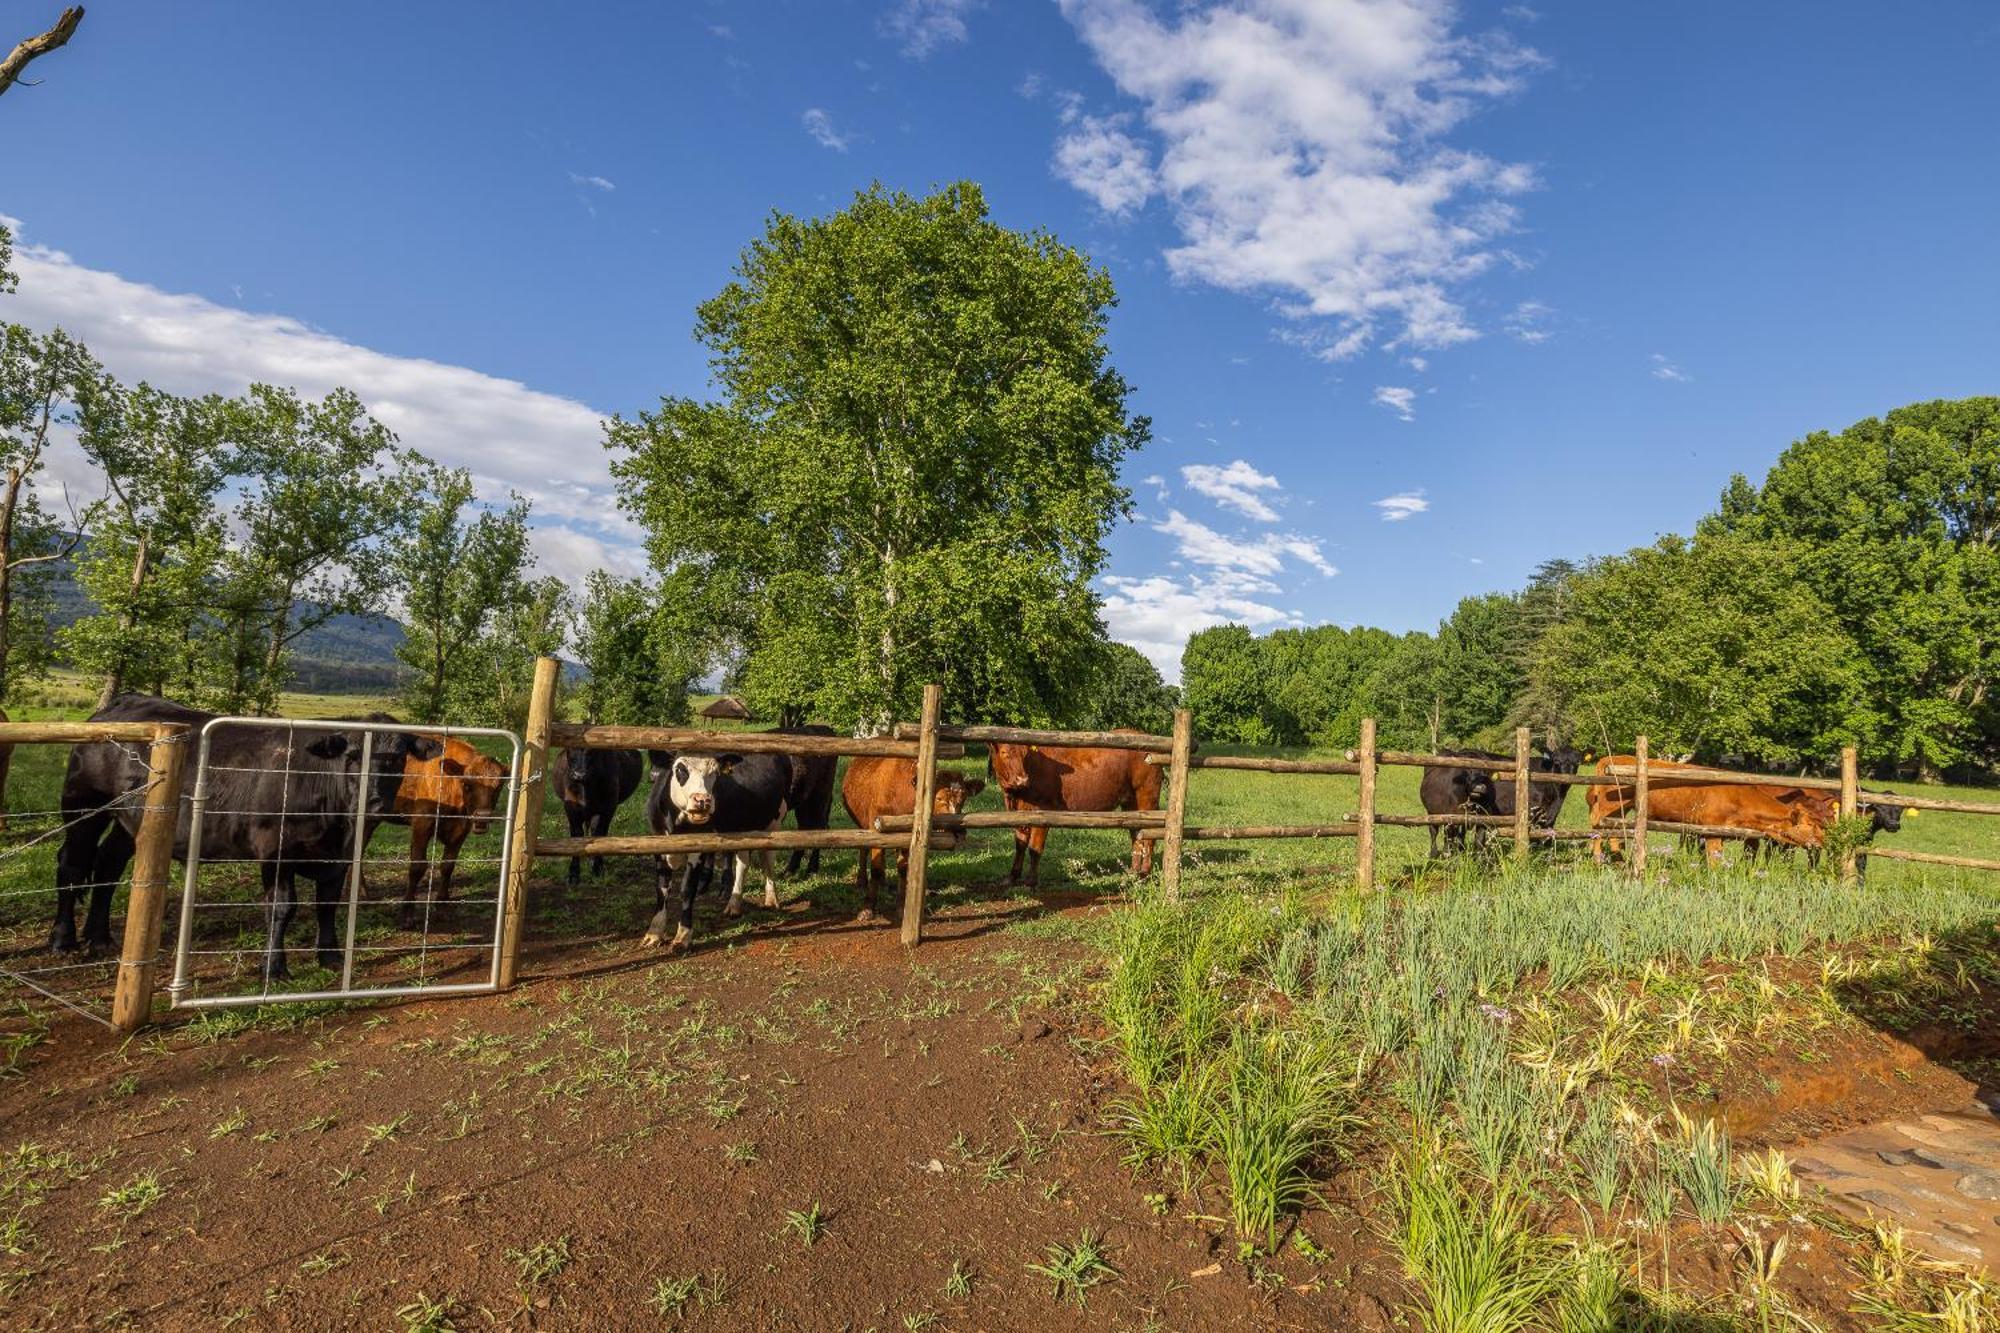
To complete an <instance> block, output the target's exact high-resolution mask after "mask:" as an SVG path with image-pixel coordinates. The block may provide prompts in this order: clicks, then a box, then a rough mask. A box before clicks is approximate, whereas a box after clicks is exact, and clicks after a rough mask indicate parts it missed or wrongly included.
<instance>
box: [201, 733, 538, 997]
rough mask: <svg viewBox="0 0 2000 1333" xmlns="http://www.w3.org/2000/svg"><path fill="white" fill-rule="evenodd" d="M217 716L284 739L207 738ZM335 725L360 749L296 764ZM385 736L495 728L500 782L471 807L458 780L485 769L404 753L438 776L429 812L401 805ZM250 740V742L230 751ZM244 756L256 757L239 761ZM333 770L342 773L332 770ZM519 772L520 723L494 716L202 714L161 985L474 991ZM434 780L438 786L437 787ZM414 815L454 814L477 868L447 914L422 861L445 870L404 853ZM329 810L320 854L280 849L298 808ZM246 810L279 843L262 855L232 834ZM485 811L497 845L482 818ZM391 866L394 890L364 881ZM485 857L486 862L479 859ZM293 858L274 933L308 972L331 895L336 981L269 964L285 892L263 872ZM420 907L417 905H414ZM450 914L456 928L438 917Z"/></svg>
mask: <svg viewBox="0 0 2000 1333" xmlns="http://www.w3.org/2000/svg"><path fill="white" fill-rule="evenodd" d="M219 729H229V731H231V732H232V733H238V734H240V732H238V729H241V731H243V732H252V733H254V732H258V731H266V732H270V733H272V734H273V736H274V738H277V737H282V743H278V744H273V745H271V746H269V747H254V746H252V747H244V746H240V745H230V746H225V747H224V749H223V752H222V753H217V751H216V746H215V741H216V735H217V732H218V730H219ZM334 732H338V733H345V734H347V735H348V736H349V737H350V738H352V737H354V736H355V735H357V734H358V736H359V739H360V755H359V762H358V764H356V765H353V766H351V767H350V766H348V765H346V764H344V763H343V764H341V765H339V766H337V767H335V768H331V769H329V768H326V767H320V768H315V767H312V766H311V764H310V763H306V764H304V765H302V766H300V761H299V759H298V758H297V756H298V754H299V752H300V751H301V750H302V749H303V747H305V746H307V745H309V744H311V743H312V741H313V739H314V737H315V736H317V735H319V734H323V733H334ZM387 736H398V737H401V736H407V737H427V738H429V739H431V740H434V741H439V742H449V741H454V740H456V741H462V742H465V743H466V744H468V745H470V744H471V743H472V742H475V741H481V740H483V741H487V742H489V743H491V742H500V743H504V745H505V747H506V752H507V759H506V763H505V768H504V776H501V777H499V778H498V779H497V782H498V783H499V784H501V785H502V786H503V787H504V791H502V792H496V793H495V800H494V801H493V802H492V804H491V805H490V806H488V807H487V809H486V812H485V813H483V814H473V813H467V812H466V809H465V807H466V800H465V797H466V795H467V793H469V792H470V791H471V790H472V788H471V787H470V785H469V784H472V783H488V784H491V783H493V782H495V781H496V779H495V778H494V777H492V776H484V777H475V776H472V775H468V774H466V773H463V772H459V773H456V774H454V773H452V772H450V771H449V770H448V767H447V766H446V765H445V764H444V763H443V762H442V757H440V762H438V763H436V764H429V765H426V766H424V768H423V769H419V768H418V767H417V766H416V765H415V764H411V765H410V771H409V774H408V776H406V777H405V778H404V779H403V781H404V782H413V781H418V780H421V781H427V782H430V783H432V784H434V785H432V786H429V787H425V788H422V789H421V790H422V791H428V792H429V793H431V796H432V798H433V799H431V800H430V801H429V802H427V803H426V806H427V808H428V810H429V814H428V816H425V815H424V814H423V813H422V812H421V810H420V811H419V812H417V813H415V814H412V813H403V814H397V813H396V812H395V809H396V807H395V806H391V805H388V804H387V803H385V802H384V801H383V800H382V795H383V793H384V792H385V791H388V792H392V793H395V794H397V795H399V796H402V797H404V798H406V799H405V800H403V801H398V802H397V803H396V804H397V805H398V806H400V805H403V804H406V803H407V798H408V797H409V794H410V792H411V790H412V788H410V787H407V786H405V787H391V786H389V784H388V777H389V775H390V774H391V773H394V772H397V771H398V770H395V769H388V770H385V771H384V772H383V773H382V774H379V775H378V774H376V772H375V767H376V765H377V764H378V763H379V762H380V761H381V759H382V757H383V756H382V750H383V748H384V746H383V742H382V739H381V738H383V737H387ZM350 743H351V741H350ZM246 749H247V750H249V751H251V755H250V756H246V755H244V754H243V753H241V752H242V751H244V750H246ZM246 757H251V758H254V759H256V762H240V761H241V760H243V759H245V758H246ZM488 757H489V758H490V756H488ZM350 772H351V773H353V774H355V775H356V776H355V779H354V781H353V790H352V793H351V795H349V793H348V792H346V791H345V790H342V788H344V786H345V782H346V780H347V779H346V778H345V776H344V775H345V774H347V773H350ZM232 774H235V775H243V779H246V780H236V781H231V780H230V778H229V777H228V776H226V775H232ZM329 775H337V776H335V777H334V779H333V781H332V782H331V783H330V782H329ZM522 777H523V772H522V747H521V738H520V737H519V736H517V735H515V734H514V733H513V732H510V731H504V730H501V729H499V728H496V727H429V726H417V725H412V724H409V723H394V722H373V721H352V722H349V721H320V720H310V721H309V720H304V719H291V718H261V717H219V718H216V719H214V720H212V721H210V722H209V723H208V724H207V725H205V726H204V727H203V728H202V730H201V734H200V739H199V741H198V749H197V751H196V768H195V775H194V787H193V794H192V797H191V798H190V800H189V809H188V811H187V817H188V846H187V857H186V859H185V873H184V875H183V879H182V890H181V903H180V932H179V939H178V942H177V944H176V946H175V949H174V967H173V980H172V981H171V982H170V983H169V984H168V986H167V988H166V989H167V995H168V998H169V1001H170V1004H171V1006H172V1007H173V1008H176V1009H216V1008H224V1007H228V1006H235V1005H259V1004H281V1003H288V1002H306V1001H324V1000H356V999H365V1000H375V999H387V998H392V997H396V996H411V995H423V996H440V995H483V994H489V993H491V992H493V991H496V990H498V989H500V986H501V935H502V929H503V923H504V921H505V918H506V908H507V899H508V892H509V890H508V875H507V873H506V869H507V865H508V858H509V855H510V854H511V852H512V850H513V842H514V839H515V837H516V830H515V827H514V819H515V803H516V800H517V798H518V796H519V794H520V790H521V785H522ZM454 783H455V784H457V786H456V789H455V790H456V797H455V798H454V795H453V792H454V787H453V784H454ZM435 784H442V786H441V787H440V786H438V785H435ZM330 786H331V787H332V788H333V789H334V790H336V791H338V794H339V796H340V798H341V799H340V801H339V805H340V806H341V807H342V808H340V809H338V810H335V809H333V808H332V807H331V805H330V803H329V802H328V801H327V799H326V797H327V793H328V789H329V787H330ZM440 791H442V792H443V794H444V795H443V799H442V800H439V799H436V798H437V795H438V793H439V792H440ZM218 796H227V797H229V798H230V799H229V802H228V805H217V804H216V803H215V802H216V799H217V797H218ZM371 796H372V797H373V798H374V799H373V800H371ZM502 796H504V800H502V799H500V797H502ZM232 806H235V807H240V808H230V807H232ZM301 806H306V807H308V808H306V809H301V808H300V807H301ZM423 817H428V818H430V819H431V820H432V821H433V825H434V828H435V830H436V832H438V833H440V834H442V833H444V832H445V831H446V830H448V829H453V821H457V822H458V823H459V824H460V825H462V826H463V828H462V830H456V829H454V830H453V831H456V832H458V833H459V838H460V839H462V840H463V852H461V854H460V855H459V856H458V857H457V858H456V865H457V867H458V868H459V869H461V870H465V869H470V870H471V872H472V875H471V879H472V881H473V882H472V883H470V884H468V885H467V888H468V891H469V892H470V893H471V894H472V895H473V896H467V897H453V898H452V899H451V901H450V905H449V912H448V914H445V913H440V912H439V910H438V904H437V903H436V902H435V901H434V897H433V892H432V884H433V876H434V875H438V874H439V873H441V872H440V871H438V870H434V869H432V868H431V867H430V866H429V864H428V855H425V856H423V857H412V855H411V846H410V844H409V842H407V841H406V840H405V838H404V837H403V836H402V835H403V833H404V828H403V825H405V824H407V823H409V822H410V821H411V820H412V819H413V818H423ZM330 818H331V819H333V820H336V821H341V822H344V823H345V824H346V829H347V831H346V833H345V835H344V836H343V838H342V841H341V845H340V846H339V847H338V848H337V849H334V848H328V849H324V850H325V851H326V852H327V854H326V855H323V856H317V857H310V858H308V857H301V856H298V855H296V854H295V855H294V859H293V860H292V862H291V863H290V864H289V865H287V864H286V863H285V861H284V857H283V853H284V850H285V848H286V841H285V839H286V836H287V834H288V833H292V834H297V833H298V832H299V831H300V830H302V829H305V828H307V827H309V826H308V824H307V821H308V820H316V821H321V822H325V821H327V820H328V819H330ZM251 819H257V820H260V821H261V822H262V825H263V827H264V829H265V830H266V835H265V836H266V838H267V839H269V838H271V837H273V836H274V837H275V841H276V845H277V848H278V850H279V855H278V856H277V857H275V858H272V859H269V860H264V861H260V860H259V859H258V858H255V857H253V856H250V855H247V854H246V851H247V849H246V848H245V847H244V846H243V842H242V839H241V837H232V836H231V835H232V834H236V833H238V832H239V831H240V829H241V827H242V824H243V821H246V820H251ZM496 824H497V826H498V836H497V845H495V839H494V838H493V836H492V834H491V833H490V832H488V831H487V829H486V828H485V826H490V825H496ZM371 833H372V835H373V836H372V837H371V836H370V834H371ZM371 843H372V844H379V845H380V847H379V850H378V851H377V853H376V854H375V855H370V853H369V848H370V845H371ZM294 850H295V852H296V848H295V849H294ZM465 852H470V853H471V855H466V854H464V853H465ZM336 853H337V855H338V856H339V860H338V861H336V860H335V859H334V854H336ZM420 866H421V867H422V870H421V872H420V871H419V869H418V868H419V867H420ZM390 867H394V868H395V869H396V872H397V873H396V876H395V879H394V881H393V883H394V885H395V890H396V891H395V892H394V894H393V895H384V894H383V893H382V891H381V890H382V889H383V888H384V887H385V886H386V882H387V880H388V877H387V875H386V874H378V875H377V876H376V882H375V884H374V886H373V887H374V889H375V892H374V893H370V891H369V890H370V888H371V885H370V878H369V872H370V871H371V870H374V871H378V872H382V871H386V870H387V869H388V868H390ZM489 870H490V874H488V873H486V872H487V871H489ZM288 874H289V877H291V878H293V879H294V880H295V882H296V885H297V896H296V901H295V910H293V911H292V912H291V914H290V915H291V921H290V923H289V924H290V929H289V930H287V931H285V932H284V933H283V934H282V935H280V936H279V942H280V956H281V957H282V956H284V955H285V954H290V955H291V956H292V957H293V958H294V959H295V960H296V962H297V964H303V966H298V967H297V971H298V972H300V973H304V974H306V976H308V977H310V976H311V975H312V973H313V972H314V971H316V970H317V966H318V965H316V964H315V963H314V959H315V957H316V950H315V947H314V946H315V944H316V943H317V942H318V941H317V940H316V939H315V938H314V937H315V936H316V935H317V933H318V928H317V925H316V922H317V920H318V916H319V913H320V912H322V911H329V910H330V912H331V915H332V919H333V922H334V927H335V934H336V936H337V939H338V945H337V948H338V952H339V966H338V969H337V970H335V969H333V968H332V967H331V965H330V963H328V964H327V967H328V970H330V971H334V973H335V977H336V983H335V984H324V983H318V982H317V979H316V978H315V979H314V980H310V981H305V982H304V983H303V984H295V983H294V981H293V980H291V979H290V978H285V979H279V980H274V979H273V978H272V976H271V974H270V964H271V962H272V956H271V954H272V951H271V949H270V947H269V945H268V943H267V941H268V939H269V937H270V936H271V935H272V933H273V931H274V927H275V925H276V923H277V920H278V917H279V914H280V913H281V911H283V910H284V906H283V905H282V904H281V895H280V894H279V893H277V892H267V891H266V885H267V884H274V883H276V882H279V881H282V880H284V879H286V878H287V877H288ZM420 880H421V887H422V891H421V892H419V891H418V884H419V881H420ZM315 889H317V892H315ZM489 889H490V893H489V892H488V890H489ZM335 893H337V895H338V896H337V898H335V897H334V894H335ZM308 895H311V899H310V901H309V900H308ZM330 900H331V901H330ZM384 909H393V912H394V915H393V916H392V917H388V918H387V919H385V916H384ZM418 913H421V920H420V921H419V920H416V919H415V918H416V917H417V916H418ZM445 915H448V916H449V919H450V921H451V922H452V923H453V924H454V925H456V926H457V928H447V927H446V926H444V925H442V924H441V923H440V918H441V917H443V916H445ZM302 926H303V927H304V929H303V930H302V929H301V927H302ZM413 935H414V939H413V938H411V937H412V936H413ZM301 945H303V946H304V947H300V946H301Z"/></svg>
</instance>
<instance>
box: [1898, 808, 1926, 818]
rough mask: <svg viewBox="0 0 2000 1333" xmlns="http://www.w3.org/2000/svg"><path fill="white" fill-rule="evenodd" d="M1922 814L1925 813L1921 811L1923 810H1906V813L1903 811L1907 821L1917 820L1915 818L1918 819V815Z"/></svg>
mask: <svg viewBox="0 0 2000 1333" xmlns="http://www.w3.org/2000/svg"><path fill="white" fill-rule="evenodd" d="M1922 813H1923V811H1921V810H1905V811H1903V818H1905V819H1915V818H1916V817H1917V816H1918V815H1920V814H1922Z"/></svg>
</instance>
